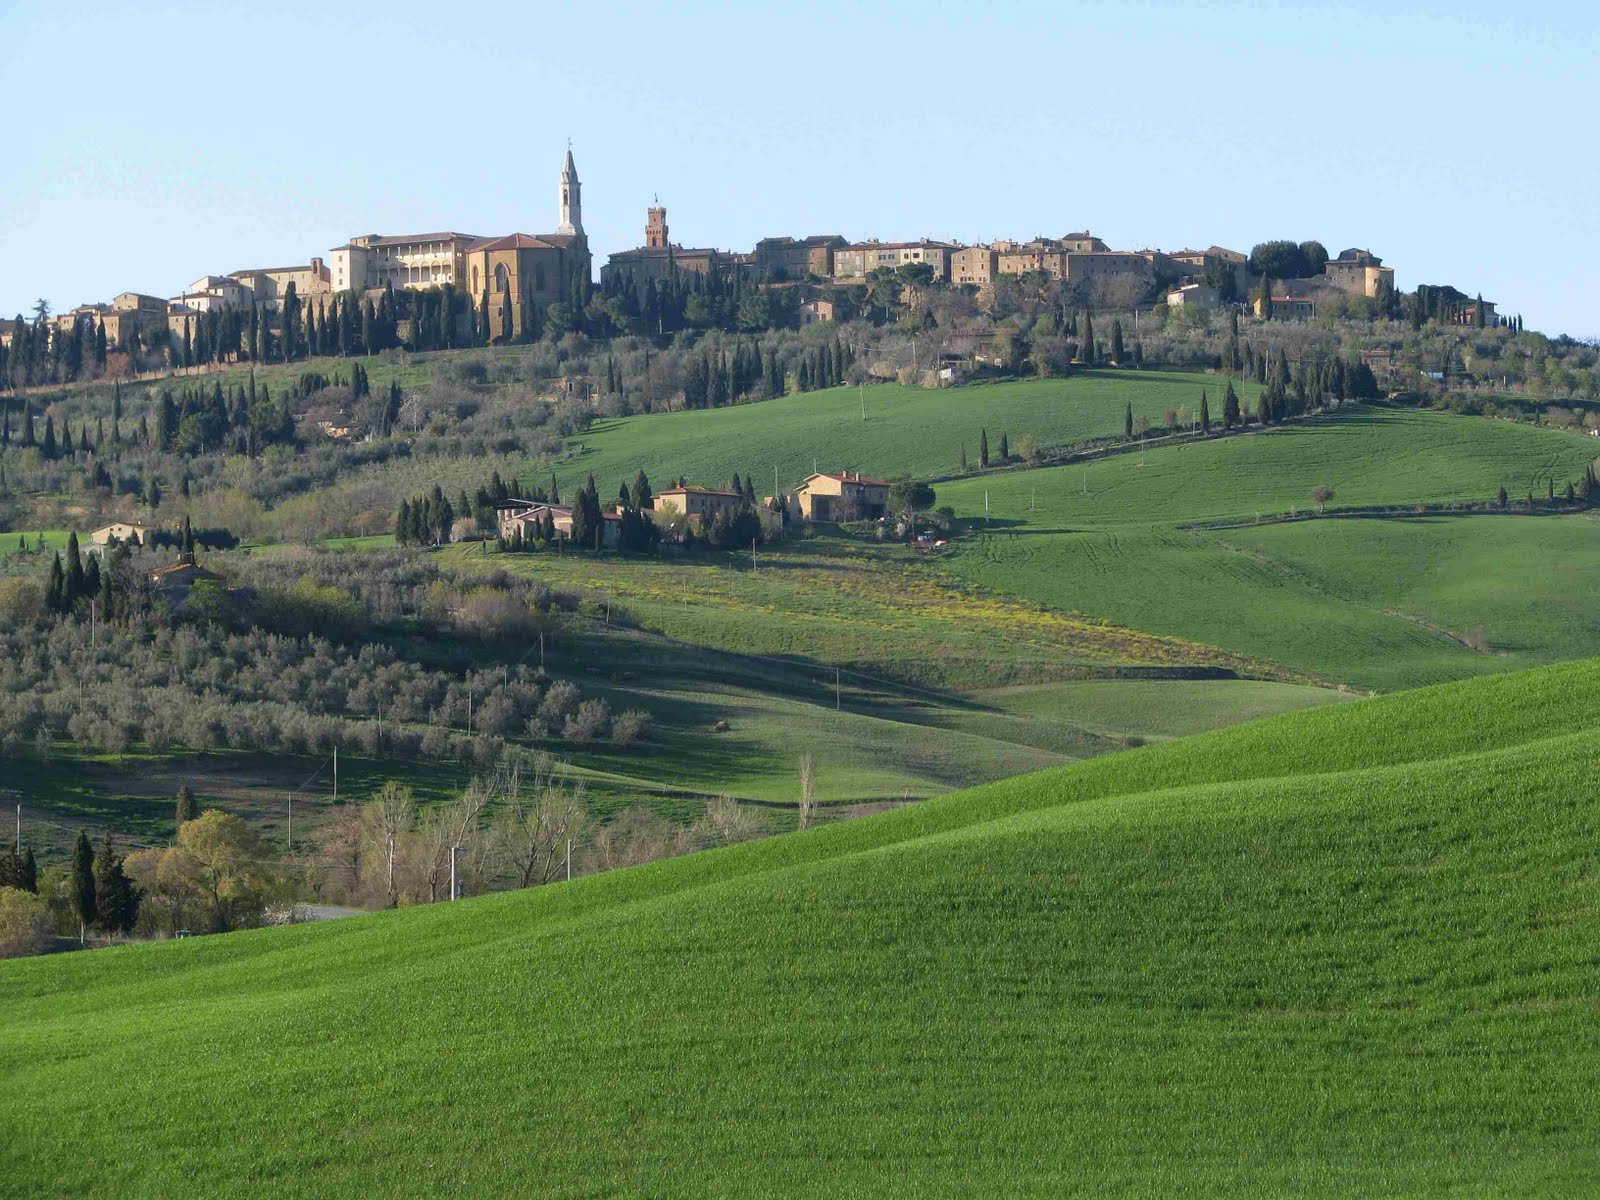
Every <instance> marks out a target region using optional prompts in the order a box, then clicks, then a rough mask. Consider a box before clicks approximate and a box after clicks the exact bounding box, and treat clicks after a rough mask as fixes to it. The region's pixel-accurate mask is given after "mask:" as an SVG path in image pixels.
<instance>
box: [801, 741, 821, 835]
mask: <svg viewBox="0 0 1600 1200" xmlns="http://www.w3.org/2000/svg"><path fill="white" fill-rule="evenodd" d="M816 813H817V759H816V756H815V755H814V754H812V753H811V751H809V750H807V751H806V752H805V753H804V754H802V755H801V756H800V828H801V829H810V828H811V826H812V824H813V823H814V822H815V821H816Z"/></svg>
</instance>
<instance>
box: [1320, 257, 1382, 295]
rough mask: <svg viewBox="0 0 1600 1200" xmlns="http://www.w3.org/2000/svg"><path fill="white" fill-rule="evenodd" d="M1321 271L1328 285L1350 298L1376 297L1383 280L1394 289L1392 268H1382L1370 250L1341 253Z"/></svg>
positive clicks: (1331, 259) (1377, 258)
mask: <svg viewBox="0 0 1600 1200" xmlns="http://www.w3.org/2000/svg"><path fill="white" fill-rule="evenodd" d="M1322 270H1323V274H1324V275H1326V276H1327V277H1328V282H1329V283H1331V284H1333V286H1334V287H1336V288H1338V289H1339V290H1340V291H1341V292H1348V293H1349V294H1350V295H1352V296H1376V295H1377V294H1378V290H1379V288H1380V286H1381V284H1382V282H1383V281H1385V280H1387V281H1388V285H1389V287H1390V288H1391V289H1392V288H1393V287H1394V268H1393V267H1386V266H1384V265H1383V259H1381V258H1379V257H1378V256H1377V255H1376V254H1374V253H1372V251H1370V250H1357V249H1350V250H1345V251H1342V252H1341V253H1340V255H1339V257H1338V258H1330V259H1329V260H1328V265H1327V266H1325V267H1323V269H1322Z"/></svg>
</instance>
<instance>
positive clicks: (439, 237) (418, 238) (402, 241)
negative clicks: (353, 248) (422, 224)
mask: <svg viewBox="0 0 1600 1200" xmlns="http://www.w3.org/2000/svg"><path fill="white" fill-rule="evenodd" d="M451 241H463V242H481V241H483V238H482V236H480V235H479V234H476V233H454V232H451V231H449V230H445V231H443V232H441V233H400V234H395V235H393V236H391V237H378V238H373V239H372V241H371V242H369V243H368V245H371V246H409V245H411V244H412V243H414V242H451Z"/></svg>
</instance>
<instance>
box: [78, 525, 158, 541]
mask: <svg viewBox="0 0 1600 1200" xmlns="http://www.w3.org/2000/svg"><path fill="white" fill-rule="evenodd" d="M145 534H146V530H145V527H144V526H143V525H135V524H133V523H132V522H129V521H113V522H111V524H109V525H102V526H100V528H99V529H96V530H95V531H94V532H92V533H91V534H90V535H89V542H90V544H91V545H95V546H109V545H110V544H111V543H112V542H113V541H116V542H121V543H123V544H125V545H133V546H142V545H144V540H145Z"/></svg>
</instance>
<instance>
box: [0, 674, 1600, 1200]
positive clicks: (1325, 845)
mask: <svg viewBox="0 0 1600 1200" xmlns="http://www.w3.org/2000/svg"><path fill="white" fill-rule="evenodd" d="M1597 711H1600V662H1593V661H1590V662H1582V663H1575V664H1568V665H1564V666H1559V667H1553V668H1545V669H1541V670H1538V671H1534V672H1528V673H1521V674H1510V675H1503V676H1497V677H1493V678H1488V679H1482V680H1473V681H1468V682H1465V683H1459V684H1451V685H1445V686H1442V687H1438V688H1433V689H1427V690H1421V691H1416V692H1411V693H1407V694H1405V695H1400V696H1392V697H1382V698H1377V699H1372V700H1364V701H1361V702H1358V703H1353V704H1344V705H1337V706H1334V707H1332V708H1327V709H1321V710H1317V711H1311V712H1303V713H1296V714H1291V715H1288V716H1283V717H1277V718H1273V719H1270V720H1267V721H1263V722H1259V723H1257V724H1254V725H1249V726H1244V727H1239V728H1235V729H1230V730H1224V731H1221V732H1216V733H1208V734H1201V735H1198V736H1195V737H1193V738H1188V739H1184V740H1179V741H1173V742H1167V743H1164V744H1162V745H1159V746H1152V747H1148V748H1145V749H1142V750H1136V751H1131V752H1128V753H1124V754H1117V755H1112V756H1109V757H1105V758H1100V759H1097V760H1095V761H1093V762H1088V763H1082V764H1077V765H1073V766H1069V767H1064V768H1058V769H1054V770H1051V771H1047V772H1044V773H1041V774H1036V775H1032V776H1027V777H1023V778H1018V779H1013V780H1008V781H1005V782H1001V783H997V784H991V785H988V786H985V787H983V788H980V789H976V790H973V791H969V792H961V793H954V794H951V795H947V796H944V797H942V798H939V799H936V800H932V801H929V802H927V803H925V804H922V805H918V806H915V807H912V808H907V809H901V810H898V811H896V812H893V813H888V814H884V815H882V816H878V817H873V818H868V819H865V820H861V821H856V822H850V823H846V824H837V825H831V826H827V827H824V828H822V829H820V830H816V831H811V832H808V833H803V834H797V835H794V836H790V837H784V838H778V839H774V840H769V841H766V842H762V843H756V844H751V845H746V846H741V847H735V848H730V849H727V850H720V851H713V852H709V853H705V854H699V855H693V856H690V857H687V858H682V859H676V860H671V861H667V862H662V863H657V864H653V865H651V866H648V867H644V868H638V869H632V870H627V871H618V872H613V873H610V874H606V875H600V876H594V877H590V878H587V879H582V880H579V881H577V882H575V883H572V884H563V885H555V886H551V887H547V888H544V889H540V890H537V891H532V892H518V893H506V894H501V895H497V896H493V897H487V898H483V899H478V900H473V901H470V902H466V903H461V904H453V905H451V904H446V905H436V906H432V907H428V908H422V909H413V910H407V911H403V912H398V913H390V914H383V915H377V916H370V917H362V918H358V919H354V920H349V921H345V922H339V923H335V924H333V925H324V926H318V927H304V926H303V927H296V928H290V929H282V930H270V931H262V932H256V933H248V934H240V935H229V936H224V937H217V938H210V939H199V940H190V941H184V942H173V943H167V944H162V945H154V946H146V947H139V948H133V949H127V950H110V951H104V952H99V953H95V954H76V955H61V956H57V957H55V958H53V959H40V960H29V961H20V962H11V963H5V964H0V1009H3V1011H4V1012H5V1013H6V1015H7V1020H6V1022H5V1023H4V1025H3V1027H0V1066H3V1069H4V1072H5V1075H6V1078H7V1088H8V1099H7V1104H6V1105H5V1106H4V1107H3V1109H0V1139H3V1141H4V1144H6V1146H7V1147H8V1165H7V1185H8V1187H13V1188H15V1189H16V1190H17V1193H18V1194H27V1195H67V1194H71V1195H118V1196H155V1195H173V1194H180V1193H191V1192H195V1191H205V1192H208V1193H213V1194H215V1193H223V1194H233V1195H254V1194H260V1195H266V1194H272V1195H286V1196H315V1195H330V1196H331V1195H348V1194H351V1193H355V1192H362V1193H369V1194H383V1195H394V1196H406V1195H427V1194H435V1193H438V1192H448V1191H465V1192H470V1193H475V1194H509V1193H524V1194H526V1193H537V1194H540V1195H548V1196H592V1195H602V1194H616V1193H618V1192H628V1193H635V1194H649V1195H653V1196H678V1195H683V1196H690V1195H693V1196H698V1197H704V1196H713V1197H715V1196H753V1195H771V1196H813V1195H814V1196H838V1195H848V1194H866V1193H869V1192H870V1193H877V1194H883V1193H893V1194H904V1195H922V1194H941V1195H953V1194H969V1193H975V1192H978V1191H982V1192H984V1193H987V1194H1000V1195H1008V1196H1063V1195H1128V1196H1134V1195H1151V1194H1171V1193H1175V1192H1180V1191H1181V1193H1182V1194H1184V1195H1188V1196H1213V1195H1214V1196H1237V1195H1283V1194H1294V1195H1299V1196H1349V1195H1371V1194H1388V1195H1397V1194H1404V1195H1465V1194H1471V1195H1489V1194H1514V1195H1541V1196H1560V1195H1573V1196H1578V1195H1586V1194H1592V1193H1593V1191H1594V1189H1595V1186H1596V1184H1597V1181H1600V1153H1597V1152H1596V1150H1595V1146H1596V1145H1597V1144H1600V1110H1597V1109H1596V1108H1595V1106H1594V1105H1593V1103H1592V1085H1593V1079H1594V1075H1595V1071H1596V1069H1597V1068H1600V1038H1597V1036H1596V1032H1595V1031H1596V1029H1597V1027H1600V1026H1597V1023H1596V1021H1595V1016H1596V1003H1597V999H1596V998H1597V996H1600V971H1597V960H1596V956H1595V945H1596V935H1597V933H1600V912H1597V907H1596V899H1595V870H1594V864H1593V861H1592V859H1593V846H1594V839H1595V830H1596V808H1595V803H1594V800H1593V789H1592V787H1591V786H1590V784H1591V780H1592V773H1593V763H1594V761H1595V757H1596V754H1597V752H1600V718H1597V717H1596V716H1595V713H1596V712H1597Z"/></svg>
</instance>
